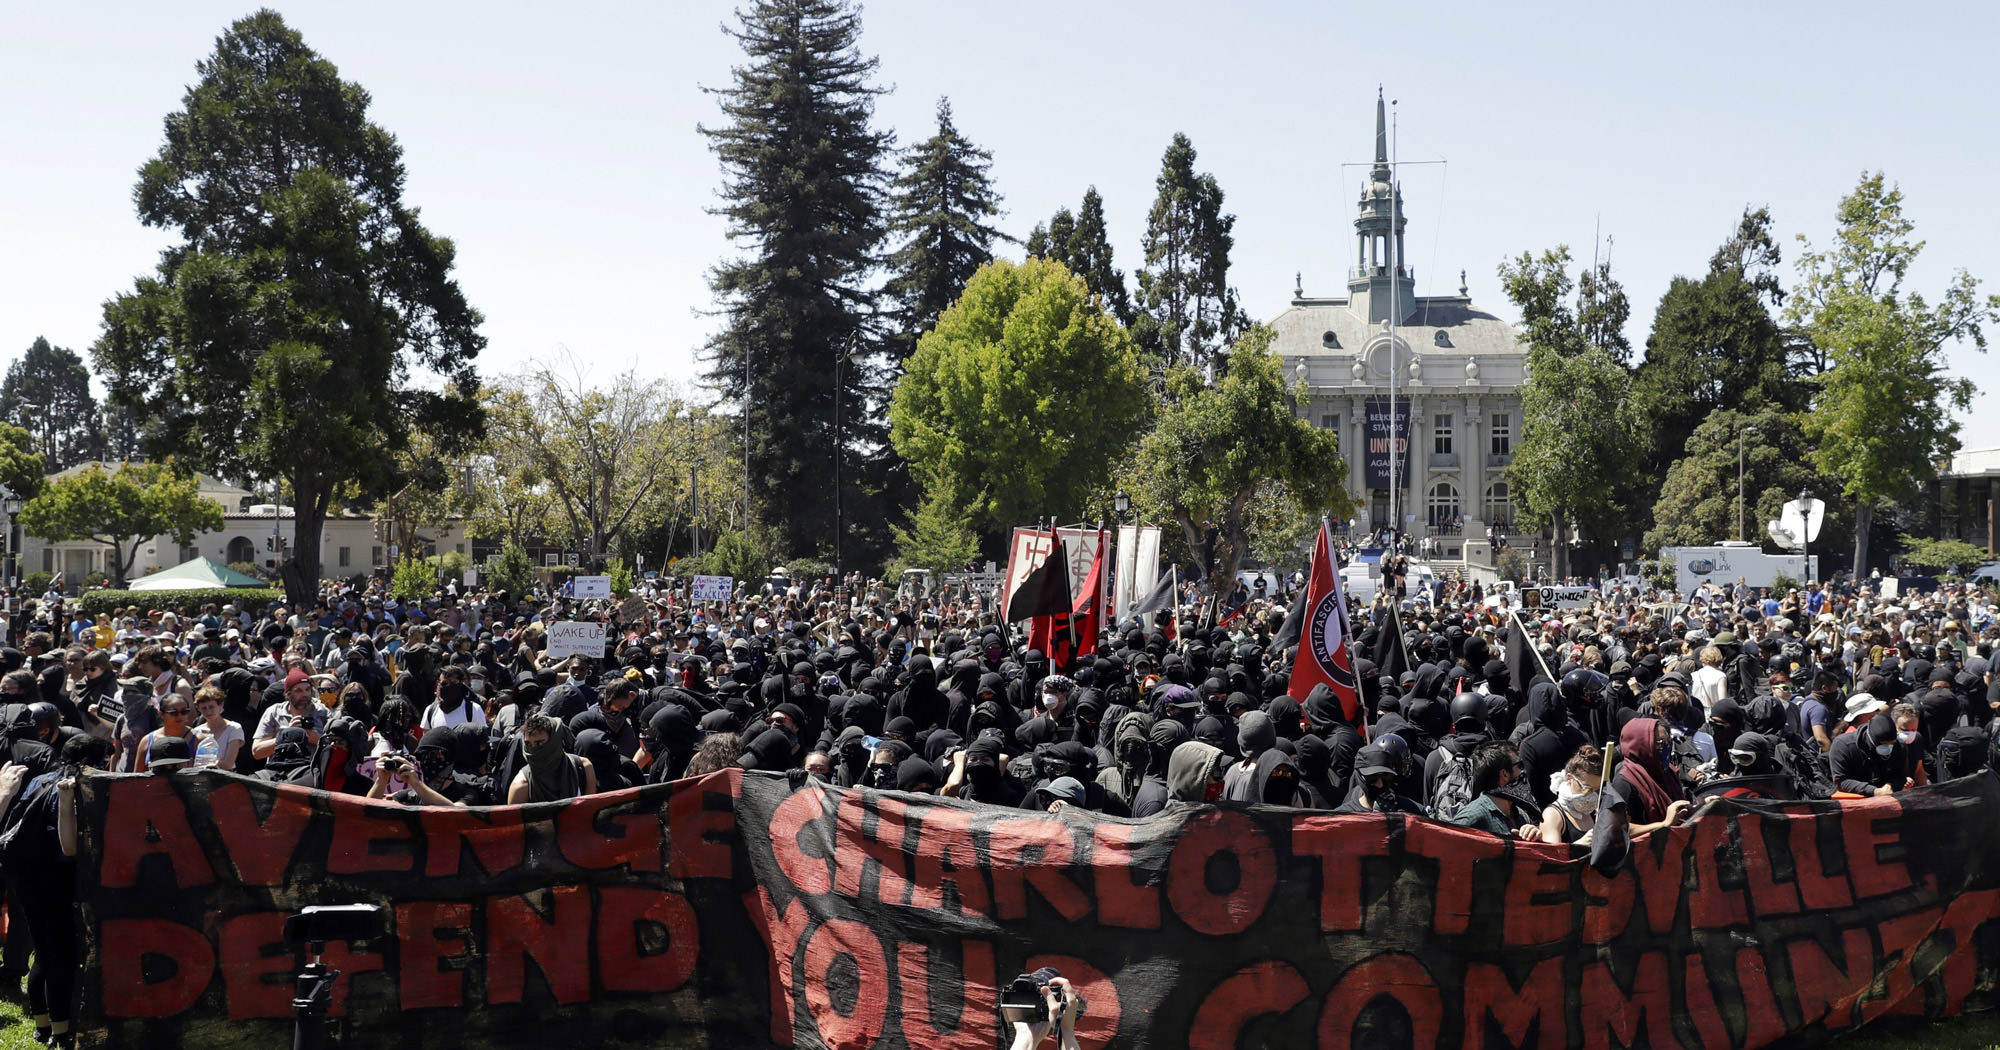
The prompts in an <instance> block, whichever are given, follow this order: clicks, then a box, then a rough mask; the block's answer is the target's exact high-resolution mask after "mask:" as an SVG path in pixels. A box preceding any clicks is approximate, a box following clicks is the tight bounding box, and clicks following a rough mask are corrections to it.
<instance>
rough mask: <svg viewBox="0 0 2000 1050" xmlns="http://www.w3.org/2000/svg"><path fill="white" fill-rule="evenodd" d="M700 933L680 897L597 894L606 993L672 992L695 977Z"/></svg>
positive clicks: (623, 890)
mask: <svg viewBox="0 0 2000 1050" xmlns="http://www.w3.org/2000/svg"><path fill="white" fill-rule="evenodd" d="M700 955H701V929H700V926H699V925H698V923H697V922H696V920H695V914H694V908H693V907H692V906H691V905H689V904H688V901H687V898H686V897H683V896H681V895H680V894H678V893H663V892H661V891H659V890H656V889H652V888H650V887H644V886H606V887H604V888H603V889H600V890H598V891H597V973H598V981H599V983H600V984H602V985H603V986H604V990H605V991H607V992H671V991H674V990H675V989H677V988H679V987H681V986H682V985H684V984H686V983H687V982H688V979H689V978H691V977H693V976H694V965H695V961H696V960H697V959H698V958H699V957H700Z"/></svg>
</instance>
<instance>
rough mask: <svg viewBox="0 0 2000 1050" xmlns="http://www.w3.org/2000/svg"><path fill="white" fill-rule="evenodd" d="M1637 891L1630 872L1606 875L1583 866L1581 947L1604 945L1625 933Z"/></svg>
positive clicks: (1624, 870) (1624, 871)
mask: <svg viewBox="0 0 2000 1050" xmlns="http://www.w3.org/2000/svg"><path fill="white" fill-rule="evenodd" d="M1638 892H1639V887H1638V884H1637V883H1636V882H1634V881H1633V879H1632V873H1631V871H1629V870H1627V869H1623V868H1621V869H1619V870H1618V871H1615V872H1613V873H1611V874H1610V875H1605V874H1602V873H1600V872H1599V871H1598V870H1597V869H1596V868H1593V867H1591V866H1590V865H1588V864H1586V865H1584V866H1583V943H1585V944H1606V943H1609V942H1610V941H1611V939H1612V938H1614V937H1616V936H1618V935H1619V934H1621V933H1624V932H1625V925H1626V924H1627V923H1628V922H1630V921H1631V920H1632V904H1633V900H1634V898H1635V897H1637V895H1638Z"/></svg>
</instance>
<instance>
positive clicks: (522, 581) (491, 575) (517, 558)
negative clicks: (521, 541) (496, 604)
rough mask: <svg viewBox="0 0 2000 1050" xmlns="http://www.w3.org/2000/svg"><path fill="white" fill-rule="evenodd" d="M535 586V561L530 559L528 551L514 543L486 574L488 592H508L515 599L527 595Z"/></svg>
mask: <svg viewBox="0 0 2000 1050" xmlns="http://www.w3.org/2000/svg"><path fill="white" fill-rule="evenodd" d="M534 585H535V562H534V560H533V559H531V558H529V557H528V552H527V551H524V550H522V549H521V548H520V547H518V546H516V545H515V544H512V543H510V544H508V545H507V547H506V549H504V550H502V551H501V552H500V561H499V563H498V564H496V565H494V566H493V567H492V568H491V569H488V570H487V573H486V588H487V589H488V590H493V591H506V592H507V593H508V595H510V596H511V597H514V598H519V597H521V596H522V595H524V594H527V593H528V591H529V589H530V588H532V587H534Z"/></svg>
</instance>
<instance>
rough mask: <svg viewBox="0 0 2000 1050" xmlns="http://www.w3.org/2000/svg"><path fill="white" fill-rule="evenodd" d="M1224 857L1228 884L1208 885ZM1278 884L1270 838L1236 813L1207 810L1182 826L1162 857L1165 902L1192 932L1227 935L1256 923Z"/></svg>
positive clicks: (1245, 816) (1248, 819)
mask: <svg viewBox="0 0 2000 1050" xmlns="http://www.w3.org/2000/svg"><path fill="white" fill-rule="evenodd" d="M1224 857H1227V858H1228V860H1229V861H1231V862H1233V865H1234V867H1235V869H1236V870H1235V875H1234V876H1233V877H1232V876H1230V875H1229V874H1228V873H1227V871H1226V870H1225V871H1223V872H1221V873H1220V874H1221V877H1222V879H1223V881H1224V882H1226V883H1227V885H1220V886H1217V885H1211V876H1212V875H1214V874H1217V873H1216V872H1215V870H1214V869H1215V868H1216V867H1217V866H1218V863H1217V862H1218V861H1220V860H1222V859H1223V858H1224ZM1277 886H1278V851H1277V850H1276V849H1275V848H1273V846H1272V845H1271V836H1270V835H1268V834H1266V833H1265V831H1264V829H1263V828H1261V827H1258V826H1257V824H1256V822H1255V821H1253V820H1251V819H1250V818H1249V817H1248V816H1247V815H1245V814H1243V813H1240V812H1237V811H1235V810H1227V809H1206V810H1202V811H1201V812H1198V813H1196V814H1194V815H1193V816H1191V817H1189V818H1188V819H1187V822H1186V823H1184V824H1182V825H1181V832H1180V834H1179V835H1178V836H1177V837H1176V838H1175V839H1174V852H1173V855H1172V856H1170V857H1168V858H1167V900H1168V901H1169V902H1170V903H1171V904H1172V905H1173V906H1174V914H1175V915H1177V916H1179V917H1180V920H1181V921H1182V922H1184V923H1186V924H1187V925H1188V928H1189V929H1191V930H1193V931H1195V932H1196V933H1205V934H1208V935H1209V936H1211V937H1226V936H1229V935H1230V934H1236V933H1241V932H1243V931H1244V930H1247V929H1249V928H1250V927H1251V926H1253V925H1255V924H1256V922H1257V920H1258V919H1259V918H1262V917H1263V915H1264V909H1265V907H1266V906H1268V905H1269V904H1270V903H1271V892H1272V891H1273V890H1275V889H1276V888H1277Z"/></svg>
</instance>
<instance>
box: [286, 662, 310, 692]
mask: <svg viewBox="0 0 2000 1050" xmlns="http://www.w3.org/2000/svg"><path fill="white" fill-rule="evenodd" d="M307 680H308V679H307V676H306V672H305V670H304V669H303V668H298V667H294V668H292V673H291V674H288V675H286V676H285V688H286V689H290V688H291V687H293V686H295V685H304V684H305V683H306V682H307Z"/></svg>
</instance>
